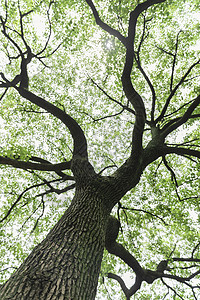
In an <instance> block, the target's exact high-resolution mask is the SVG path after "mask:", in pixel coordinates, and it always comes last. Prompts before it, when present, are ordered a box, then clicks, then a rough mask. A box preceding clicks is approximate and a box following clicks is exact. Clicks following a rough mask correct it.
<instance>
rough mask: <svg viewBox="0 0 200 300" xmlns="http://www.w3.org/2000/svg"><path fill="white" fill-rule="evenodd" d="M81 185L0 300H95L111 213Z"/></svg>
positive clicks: (92, 191) (1, 291) (89, 187)
mask: <svg viewBox="0 0 200 300" xmlns="http://www.w3.org/2000/svg"><path fill="white" fill-rule="evenodd" d="M92 186H93V185H92V184H91V182H90V183H89V184H88V185H85V184H84V185H83V186H82V185H79V186H78V187H77V188H76V193H75V197H74V199H73V200H72V203H71V205H70V207H69V208H68V210H67V211H66V213H65V214H64V215H63V216H62V217H61V219H60V220H59V221H58V223H57V224H56V225H55V226H54V228H53V229H52V230H51V231H50V232H49V234H48V235H47V237H46V238H45V240H44V241H43V242H41V243H40V244H39V245H38V246H37V247H36V248H35V249H34V250H33V251H32V253H31V254H30V255H29V256H28V258H27V259H26V260H25V261H24V263H23V264H22V265H21V267H20V268H19V269H18V270H17V271H16V272H15V273H14V274H13V275H12V276H11V278H10V279H9V280H8V281H7V282H6V283H5V284H4V285H3V286H2V287H1V289H0V299H1V300H8V299H10V300H11V299H12V300H25V299H26V300H27V299H29V300H38V299H40V300H50V299H51V300H64V299H65V300H70V299H71V300H72V299H73V300H80V299H81V300H84V299H87V300H92V299H95V295H96V288H97V284H98V277H99V271H100V267H101V261H102V256H103V249H104V244H105V232H106V223H107V220H108V216H109V210H108V209H107V208H106V206H105V202H104V200H102V199H103V197H101V196H99V191H100V189H99V190H98V189H96V191H95V189H94V186H93V187H92Z"/></svg>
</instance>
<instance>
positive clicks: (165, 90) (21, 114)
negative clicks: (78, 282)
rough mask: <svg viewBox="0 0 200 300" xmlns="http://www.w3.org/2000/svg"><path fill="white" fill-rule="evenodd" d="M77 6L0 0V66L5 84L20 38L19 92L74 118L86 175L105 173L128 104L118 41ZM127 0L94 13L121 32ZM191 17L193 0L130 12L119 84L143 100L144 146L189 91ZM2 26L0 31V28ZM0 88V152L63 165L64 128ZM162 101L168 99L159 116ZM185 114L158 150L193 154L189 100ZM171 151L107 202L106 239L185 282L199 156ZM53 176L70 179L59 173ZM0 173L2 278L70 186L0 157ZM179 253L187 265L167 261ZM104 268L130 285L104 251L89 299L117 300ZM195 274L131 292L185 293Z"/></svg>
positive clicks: (130, 6)
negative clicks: (115, 231) (131, 43)
mask: <svg viewBox="0 0 200 300" xmlns="http://www.w3.org/2000/svg"><path fill="white" fill-rule="evenodd" d="M86 2H88V3H90V2H91V1H80V2H78V3H77V1H51V2H49V1H47V0H44V1H23V0H20V1H19V3H18V1H6V2H4V1H3V0H1V8H0V14H1V16H2V19H1V27H2V33H1V36H0V42H1V45H2V46H1V52H0V57H1V63H0V67H1V72H3V74H5V75H6V78H7V79H8V80H9V81H12V79H13V78H14V77H15V76H16V75H17V74H19V73H20V71H21V65H20V63H21V58H22V56H20V54H19V49H18V47H19V48H20V49H22V52H23V53H26V54H27V52H28V47H27V45H28V46H29V47H30V48H31V51H32V54H34V55H33V57H32V59H31V62H30V63H29V64H28V74H29V90H30V91H31V92H33V93H35V94H37V95H39V96H40V97H42V98H44V99H46V100H47V101H49V102H50V103H52V104H54V105H55V106H57V107H58V108H60V109H61V110H62V111H64V112H67V114H69V115H70V116H72V117H73V118H74V119H75V120H76V121H77V123H78V124H79V125H80V126H81V128H82V129H83V131H84V133H85V136H86V138H87V141H88V152H89V158H90V162H91V163H92V165H93V166H94V168H95V171H96V172H97V173H98V172H101V171H102V170H103V171H102V172H103V173H102V174H103V175H111V174H112V173H113V170H116V169H117V168H118V167H119V166H120V165H122V164H123V163H124V161H125V160H126V159H127V158H128V157H129V156H130V154H131V149H132V148H131V147H132V146H131V145H132V144H131V143H132V139H131V136H132V130H133V126H134V124H135V116H134V110H135V108H134V109H133V107H132V106H131V103H130V101H128V100H127V98H126V96H125V94H124V91H123V86H122V82H121V76H122V73H123V69H124V62H125V54H126V51H125V45H123V44H122V43H121V41H119V40H118V39H117V37H116V36H113V35H112V34H111V35H110V34H109V33H110V32H109V31H108V32H106V31H104V30H102V28H100V27H101V26H97V24H96V22H95V19H94V16H93V14H92V13H91V9H90V7H89V5H88V3H86ZM147 2H148V1H147ZM149 2H150V1H149ZM153 2H155V1H153ZM158 2H159V1H158ZM160 2H164V1H160ZM138 3H143V1H109V0H107V1H104V2H103V1H98V3H96V10H97V11H98V13H99V16H100V18H101V20H103V22H105V23H106V24H108V25H109V26H111V27H112V28H115V29H116V30H118V31H120V32H121V33H122V34H123V35H124V36H127V30H128V21H129V13H130V12H131V11H133V10H134V8H135V7H136V5H137V4H138ZM22 16H23V17H22ZM5 20H6V22H5ZM20 20H21V22H20ZM198 20H199V11H198V1H181V3H180V1H165V2H164V3H159V4H156V5H153V6H151V7H149V8H148V9H147V10H145V11H144V12H143V13H142V14H141V15H140V16H139V17H138V21H137V28H136V34H135V54H134V55H135V57H134V58H135V60H134V62H133V69H132V73H131V79H132V82H133V85H134V87H135V89H136V90H137V93H138V94H139V95H140V96H141V97H142V99H143V100H144V104H145V107H146V113H147V122H146V124H145V129H144V135H143V145H144V147H145V146H147V145H148V144H149V142H150V141H151V139H152V132H153V129H154V127H156V126H157V129H158V130H159V129H165V128H166V130H168V129H169V128H171V127H170V126H171V125H173V124H176V121H177V120H179V119H180V118H181V117H182V116H183V115H184V114H185V113H186V112H187V109H188V108H189V107H190V105H192V103H194V102H195V99H197V98H198V97H199V71H200V66H199V51H198V50H199V49H198V47H199V46H198V39H199V21H198ZM22 23H23V25H22ZM5 25H6V33H8V34H9V38H8V37H7V36H6V34H5V32H3V31H4V30H5V27H4V26H5ZM100 25H101V24H100ZM19 32H20V33H21V34H19ZM13 41H14V42H15V43H16V44H17V45H18V46H16V45H15V44H14V42H13ZM190 69H191V70H190ZM189 70H190V72H189ZM187 73H188V76H186V74H187ZM1 83H2V87H3V88H4V89H3V88H2V94H1V95H2V96H1V101H0V108H1V109H0V132H1V135H0V140H1V147H0V155H1V157H6V158H11V159H13V160H14V159H16V160H18V159H20V160H22V161H26V162H29V161H30V160H31V158H34V157H40V158H42V159H43V160H45V161H47V162H51V163H52V164H56V163H59V162H62V161H68V160H70V157H71V153H72V151H73V149H72V137H71V135H70V134H69V132H67V131H66V126H64V124H62V123H61V122H60V120H59V119H58V118H55V116H53V115H52V114H50V113H48V112H46V111H45V110H44V109H42V108H41V107H39V106H37V105H36V104H34V103H31V102H30V101H27V100H26V99H25V98H23V97H21V95H20V94H19V93H18V92H17V91H16V90H15V89H14V88H8V89H6V88H5V85H4V80H3V78H2V81H1ZM5 92H6V93H5ZM170 97H171V98H170ZM167 99H170V100H169V101H170V103H169V105H168V107H167V109H166V111H163V107H164V106H165V104H166V100H167ZM154 102H155V108H154V109H153V105H154ZM192 113H193V117H191V116H190V117H188V119H186V121H185V122H183V123H182V124H181V125H180V126H177V128H176V129H174V130H172V131H171V132H169V134H167V136H166V139H165V143H166V145H168V146H173V147H174V148H175V149H179V148H180V147H182V148H183V149H189V150H196V151H198V149H199V128H198V122H199V121H198V120H199V119H198V118H199V116H200V112H199V106H198V105H197V106H196V108H195V109H194V111H192ZM152 114H153V115H154V116H153V117H155V118H154V120H157V124H155V126H154V125H152V124H153V122H152V120H153V119H152ZM152 128H153V129H152ZM153 134H154V133H153ZM196 153H197V152H196ZM176 154H177V153H176V152H173V151H172V152H171V153H169V154H168V155H166V156H165V155H163V157H162V156H161V157H160V158H158V159H157V160H155V161H154V162H152V163H151V164H149V165H148V166H147V167H146V169H145V171H144V172H143V175H142V177H141V179H140V182H139V183H138V185H137V186H136V187H135V188H134V189H131V190H130V191H129V192H128V193H127V194H126V195H125V196H124V197H123V198H122V199H121V201H120V203H119V204H118V205H116V206H115V207H114V209H113V215H115V216H116V217H118V218H119V220H120V222H121V231H120V234H119V236H118V241H119V242H120V243H122V244H123V245H124V246H125V247H126V249H128V250H129V252H130V253H132V255H133V256H134V257H135V258H136V259H137V260H138V261H139V262H140V264H141V265H142V267H143V268H146V269H151V270H156V268H157V266H158V264H159V262H160V261H162V260H169V262H170V259H172V258H177V260H173V259H172V261H171V262H170V272H171V274H172V275H176V276H181V277H188V276H190V274H191V271H192V272H194V273H195V272H197V271H198V270H199V264H200V256H199V248H200V247H199V245H200V236H199V229H200V228H199V221H200V207H199V190H200V182H199V176H200V174H199V161H198V159H199V154H198V155H196V157H195V155H192V152H191V153H189V152H188V154H187V153H183V155H182V156H180V155H176ZM178 154H179V153H178ZM188 158H190V159H188ZM32 161H34V159H33V160H32ZM0 163H1V161H0ZM64 174H66V175H67V176H72V173H71V171H70V170H66V171H64ZM0 175H1V203H0V209H1V223H0V230H1V231H0V241H1V248H0V256H1V261H0V269H1V273H0V274H1V282H4V281H5V280H6V279H7V278H8V277H9V276H10V274H11V273H12V272H13V270H14V269H15V268H17V267H18V266H19V265H20V263H21V262H22V261H23V260H24V258H25V257H26V256H27V255H28V253H30V251H31V250H32V249H33V247H34V245H36V244H37V243H38V242H40V241H41V240H42V239H43V238H44V237H45V235H46V234H47V232H48V231H49V229H50V228H52V227H53V225H54V224H55V223H56V222H57V221H58V219H59V218H60V216H61V215H62V214H63V213H64V211H65V210H66V208H67V207H68V206H69V204H70V202H71V199H72V197H73V191H71V188H69V191H67V192H66V190H67V187H70V186H71V185H73V183H74V181H73V178H72V177H71V178H70V180H71V181H69V183H67V182H66V180H65V179H64V177H60V178H59V179H58V177H56V174H55V175H53V174H52V173H51V172H43V171H41V170H30V169H26V170H23V169H22V170H21V169H15V168H13V167H12V166H6V165H4V164H2V165H1V169H0ZM67 179H69V178H67ZM72 187H73V186H72ZM65 188H66V190H65ZM63 189H64V190H63ZM60 191H63V192H60ZM182 257H185V258H196V259H198V262H193V263H192V264H191V262H188V261H184V262H183V263H181V262H180V261H178V258H182ZM110 272H112V273H116V274H119V275H120V276H122V277H123V278H125V282H126V281H127V277H128V275H129V276H130V280H129V281H131V284H133V283H134V280H135V275H134V273H133V271H132V270H131V269H130V268H129V267H127V265H126V264H125V263H123V262H122V263H121V262H120V261H119V259H118V258H116V257H114V256H113V255H111V254H109V253H108V251H107V250H105V253H104V259H103V262H102V270H101V276H100V280H99V292H98V294H97V299H102V297H103V299H113V298H112V297H114V296H113V294H114V295H115V293H118V296H117V297H118V298H119V297H120V299H125V298H123V297H124V294H123V292H122V291H121V289H120V290H117V289H116V282H115V281H114V280H112V279H108V278H107V273H110ZM197 280H199V275H198V276H197V277H195V279H194V281H193V282H192V283H188V282H186V284H183V283H180V282H178V281H175V280H174V281H173V280H170V279H169V278H168V279H165V278H162V279H158V280H156V281H154V282H153V284H152V285H148V284H147V283H144V284H143V285H142V287H141V289H140V290H139V291H138V292H137V294H136V295H135V298H134V299H141V298H142V299H150V298H152V299H164V298H165V299H172V297H174V299H186V298H187V299H197V297H198V295H199V290H198V291H197V289H195V288H191V287H193V286H196V285H198V288H199V284H198V282H197ZM163 283H164V284H163ZM190 285H191V286H190ZM119 295H120V296H119ZM195 297H196V298H195Z"/></svg>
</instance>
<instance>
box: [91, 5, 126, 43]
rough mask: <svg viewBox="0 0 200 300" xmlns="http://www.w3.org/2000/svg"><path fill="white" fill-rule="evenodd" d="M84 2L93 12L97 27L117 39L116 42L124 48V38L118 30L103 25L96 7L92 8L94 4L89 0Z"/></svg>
mask: <svg viewBox="0 0 200 300" xmlns="http://www.w3.org/2000/svg"><path fill="white" fill-rule="evenodd" d="M86 2H87V4H88V5H89V6H90V8H91V10H92V12H93V15H94V18H95V21H96V23H97V25H99V26H100V27H101V28H102V29H103V30H105V31H106V32H108V33H109V34H110V35H113V36H115V37H116V38H118V40H120V42H122V44H124V46H126V38H125V37H124V36H123V35H122V34H121V33H120V32H119V31H118V30H116V29H114V28H112V27H110V26H109V25H108V24H106V23H104V22H103V21H102V20H101V19H100V17H99V14H98V12H97V10H96V7H95V6H94V3H93V2H92V1H91V0H86Z"/></svg>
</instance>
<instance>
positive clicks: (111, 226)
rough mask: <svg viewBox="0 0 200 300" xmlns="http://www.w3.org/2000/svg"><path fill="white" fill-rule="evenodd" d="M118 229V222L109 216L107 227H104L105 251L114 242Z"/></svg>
mask: <svg viewBox="0 0 200 300" xmlns="http://www.w3.org/2000/svg"><path fill="white" fill-rule="evenodd" d="M119 228H120V222H119V220H117V219H116V218H115V217H113V216H109V218H108V222H107V227H106V236H105V247H106V249H107V250H108V249H109V248H110V246H112V244H113V243H114V242H115V241H116V239H117V236H118V233H119ZM108 251H109V250H108Z"/></svg>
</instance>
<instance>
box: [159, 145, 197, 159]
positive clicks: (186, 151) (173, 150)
mask: <svg viewBox="0 0 200 300" xmlns="http://www.w3.org/2000/svg"><path fill="white" fill-rule="evenodd" d="M163 152H164V153H165V154H171V153H174V154H178V155H181V156H194V157H197V158H200V151H198V150H193V149H187V148H182V147H169V146H165V147H164V148H163Z"/></svg>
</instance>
